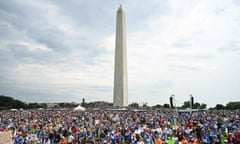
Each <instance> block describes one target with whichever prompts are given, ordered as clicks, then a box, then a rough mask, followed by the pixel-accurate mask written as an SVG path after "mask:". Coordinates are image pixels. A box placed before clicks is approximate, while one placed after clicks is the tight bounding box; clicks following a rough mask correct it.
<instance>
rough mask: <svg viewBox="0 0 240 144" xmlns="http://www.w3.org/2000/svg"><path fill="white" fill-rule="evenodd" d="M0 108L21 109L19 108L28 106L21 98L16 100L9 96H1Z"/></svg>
mask: <svg viewBox="0 0 240 144" xmlns="http://www.w3.org/2000/svg"><path fill="white" fill-rule="evenodd" d="M0 106H1V107H0V109H2V110H4V109H13V108H14V109H19V108H26V107H27V105H26V104H25V103H23V102H21V101H19V100H15V99H13V98H12V97H8V96H3V95H1V96H0Z"/></svg>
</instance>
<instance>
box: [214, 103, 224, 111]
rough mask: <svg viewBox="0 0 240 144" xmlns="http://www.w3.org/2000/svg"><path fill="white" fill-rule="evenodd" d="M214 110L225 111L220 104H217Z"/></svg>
mask: <svg viewBox="0 0 240 144" xmlns="http://www.w3.org/2000/svg"><path fill="white" fill-rule="evenodd" d="M214 109H217V110H223V109H225V106H224V105H222V104H217V105H216V106H215V108H214Z"/></svg>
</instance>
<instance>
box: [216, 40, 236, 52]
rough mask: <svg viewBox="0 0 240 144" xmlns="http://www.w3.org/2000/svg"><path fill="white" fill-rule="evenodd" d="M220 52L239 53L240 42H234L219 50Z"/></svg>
mask: <svg viewBox="0 0 240 144" xmlns="http://www.w3.org/2000/svg"><path fill="white" fill-rule="evenodd" d="M218 50H219V52H237V51H240V41H232V42H231V43H228V44H227V45H225V46H223V47H221V48H218Z"/></svg>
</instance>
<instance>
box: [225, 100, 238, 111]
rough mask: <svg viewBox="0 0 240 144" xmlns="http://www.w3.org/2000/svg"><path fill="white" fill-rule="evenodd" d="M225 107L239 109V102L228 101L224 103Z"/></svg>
mask: <svg viewBox="0 0 240 144" xmlns="http://www.w3.org/2000/svg"><path fill="white" fill-rule="evenodd" d="M226 109H228V110H235V109H240V102H229V103H227V105H226Z"/></svg>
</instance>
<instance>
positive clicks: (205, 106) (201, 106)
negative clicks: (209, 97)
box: [199, 103, 207, 109]
mask: <svg viewBox="0 0 240 144" xmlns="http://www.w3.org/2000/svg"><path fill="white" fill-rule="evenodd" d="M205 108H207V104H205V103H201V105H200V107H199V109H205Z"/></svg>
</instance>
